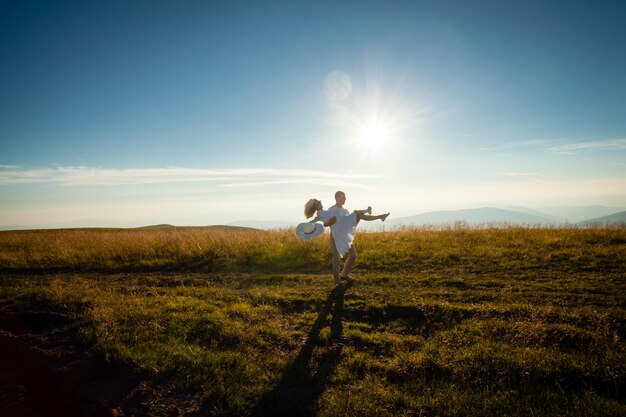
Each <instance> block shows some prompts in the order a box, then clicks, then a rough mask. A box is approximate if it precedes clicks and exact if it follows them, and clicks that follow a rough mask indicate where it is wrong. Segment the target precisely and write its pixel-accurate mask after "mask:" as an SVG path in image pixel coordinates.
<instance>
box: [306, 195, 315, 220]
mask: <svg viewBox="0 0 626 417" xmlns="http://www.w3.org/2000/svg"><path fill="white" fill-rule="evenodd" d="M317 201H318V200H316V199H314V198H312V199H310V200H309V201H307V202H306V204H305V205H304V217H306V218H307V219H308V218H309V217H313V215H314V214H315V207H317Z"/></svg>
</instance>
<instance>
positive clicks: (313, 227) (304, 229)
mask: <svg viewBox="0 0 626 417" xmlns="http://www.w3.org/2000/svg"><path fill="white" fill-rule="evenodd" d="M322 233H324V226H322V225H321V224H320V223H311V222H306V223H300V224H299V225H298V226H297V227H296V234H297V235H298V237H299V238H300V239H302V240H309V239H313V238H314V237H316V236H319V235H321V234H322Z"/></svg>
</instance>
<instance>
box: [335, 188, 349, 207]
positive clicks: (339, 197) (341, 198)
mask: <svg viewBox="0 0 626 417" xmlns="http://www.w3.org/2000/svg"><path fill="white" fill-rule="evenodd" d="M335 202H336V203H337V205H339V206H343V205H344V204H346V193H344V192H343V191H337V192H336V193H335Z"/></svg>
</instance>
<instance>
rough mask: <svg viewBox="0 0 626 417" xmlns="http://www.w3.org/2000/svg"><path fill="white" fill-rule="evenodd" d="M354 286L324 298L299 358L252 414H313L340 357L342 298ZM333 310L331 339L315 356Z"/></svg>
mask: <svg viewBox="0 0 626 417" xmlns="http://www.w3.org/2000/svg"><path fill="white" fill-rule="evenodd" d="M350 286H351V283H348V284H347V285H346V286H345V287H336V288H335V289H334V290H333V291H332V292H331V293H330V295H329V296H328V298H327V299H326V301H325V302H324V304H323V306H322V309H321V310H320V313H319V315H318V316H317V319H316V320H315V323H313V327H312V328H311V331H310V332H309V334H308V337H307V341H306V343H305V344H304V346H303V347H302V349H301V350H300V352H299V353H298V356H297V357H296V359H295V360H294V361H293V362H292V363H291V365H289V366H288V367H287V369H286V370H285V373H284V374H283V377H282V379H281V380H280V382H279V383H278V385H276V387H274V389H273V390H271V391H269V392H267V393H265V394H264V395H263V397H262V398H261V400H260V401H259V403H258V404H257V405H256V406H255V408H254V410H253V411H252V414H251V415H252V416H254V417H262V416H290V417H295V416H313V415H315V403H316V401H317V399H318V398H319V396H320V395H321V394H322V393H323V392H324V389H325V388H326V385H327V383H328V380H329V378H330V376H331V375H332V373H333V370H334V369H335V367H336V366H337V364H338V363H339V361H340V360H341V352H342V347H343V346H342V343H341V334H342V332H343V325H342V323H341V316H342V314H343V300H344V295H345V292H346V290H347V289H348V288H349V287H350ZM329 314H331V315H332V318H331V323H330V339H329V340H328V341H327V342H326V345H327V346H326V348H325V351H324V353H323V354H322V355H321V357H313V351H314V350H315V347H316V346H320V347H321V346H323V345H324V344H325V343H324V342H323V341H322V340H321V339H320V331H321V330H322V328H324V327H325V325H326V323H327V321H328V320H327V319H328V315H329Z"/></svg>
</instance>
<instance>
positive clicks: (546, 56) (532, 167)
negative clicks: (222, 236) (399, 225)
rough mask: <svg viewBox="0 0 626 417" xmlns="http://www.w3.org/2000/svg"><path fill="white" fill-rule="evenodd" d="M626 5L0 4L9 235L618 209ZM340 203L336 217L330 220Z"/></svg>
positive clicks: (2, 172)
mask: <svg viewBox="0 0 626 417" xmlns="http://www.w3.org/2000/svg"><path fill="white" fill-rule="evenodd" d="M625 15H626V4H625V3H624V2H621V1H614V2H612V1H598V2H589V1H567V2H557V1H553V2H545V1H544V2H533V1H525V2H517V1H516V2H507V1H484V2H480V1H478V2H465V1H458V2H445V1H440V2H435V1H426V2H425V1H412V2H382V1H381V2H366V1H359V2H341V3H337V2H312V3H311V4H305V3H304V2H302V4H297V2H250V3H245V2H219V1H211V2H201V1H190V2H183V3H181V2H165V1H132V2H79V1H77V2H64V1H56V2H29V1H8V2H2V4H1V5H0V39H2V41H1V42H0V56H2V59H1V60H0V225H41V224H51V223H59V222H68V221H74V220H79V219H105V220H111V221H128V222H134V223H136V224H146V223H154V222H158V223H163V222H169V223H176V224H213V223H227V222H232V221H236V220H243V219H259V220H278V219H283V220H287V221H295V220H299V219H300V218H301V214H300V213H301V211H302V209H301V208H302V205H303V203H304V202H305V201H306V199H308V198H309V197H311V196H317V197H319V198H321V199H322V200H323V201H324V202H326V203H331V200H332V195H333V193H334V191H335V190H336V189H344V190H345V191H346V192H347V193H348V203H347V206H348V207H349V208H359V207H361V206H367V205H372V206H373V207H374V208H375V209H379V210H380V211H392V212H393V213H394V214H397V215H411V214H417V213H419V212H422V211H425V210H431V209H456V208H462V207H467V206H472V205H480V204H483V203H484V204H487V203H488V204H494V205H508V204H517V205H527V206H531V207H542V206H550V205H561V204H604V205H618V206H626V75H624V74H626V71H624V68H626V46H625V44H624V39H626V29H625V25H623V17H624V16H625ZM327 205H329V204H327Z"/></svg>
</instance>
